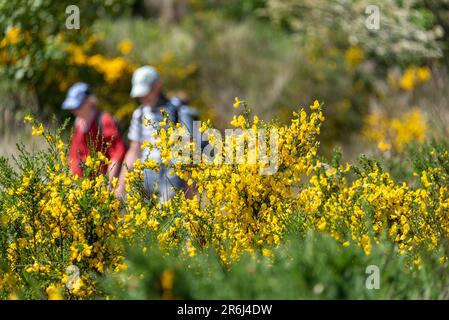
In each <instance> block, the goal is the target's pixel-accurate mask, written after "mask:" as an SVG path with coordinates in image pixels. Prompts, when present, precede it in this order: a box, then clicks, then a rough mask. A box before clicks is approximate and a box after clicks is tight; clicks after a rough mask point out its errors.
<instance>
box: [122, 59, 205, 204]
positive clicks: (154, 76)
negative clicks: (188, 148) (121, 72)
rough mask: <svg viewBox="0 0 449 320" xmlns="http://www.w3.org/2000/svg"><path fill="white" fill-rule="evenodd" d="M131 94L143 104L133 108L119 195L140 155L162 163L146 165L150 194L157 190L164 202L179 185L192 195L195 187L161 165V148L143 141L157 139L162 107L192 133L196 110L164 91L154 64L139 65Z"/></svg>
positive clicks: (161, 119) (146, 187) (147, 187)
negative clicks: (147, 123) (153, 146)
mask: <svg viewBox="0 0 449 320" xmlns="http://www.w3.org/2000/svg"><path fill="white" fill-rule="evenodd" d="M130 95H131V97H132V98H137V99H139V102H140V106H139V107H138V108H137V109H136V110H135V111H134V113H133V116H132V119H131V124H130V128H129V132H128V138H129V141H130V145H129V149H128V152H127V153H126V156H125V160H124V164H123V166H122V170H121V173H120V178H119V185H118V188H117V190H116V195H117V196H118V197H121V196H124V193H125V176H126V173H127V172H128V170H131V168H132V167H133V164H134V163H135V162H136V160H137V159H139V158H140V159H141V160H142V162H143V161H145V160H147V159H154V160H155V161H156V162H157V163H158V164H159V165H160V166H161V167H160V169H159V172H157V173H156V172H155V171H153V170H150V169H144V172H143V173H144V188H145V191H146V192H147V193H149V194H153V193H157V194H158V195H159V197H160V201H161V202H165V201H168V200H169V199H171V198H172V197H173V196H174V195H175V194H176V191H177V190H179V189H182V190H184V192H185V194H186V196H187V197H190V196H191V193H192V190H191V189H192V188H188V187H187V184H186V183H185V181H183V180H181V179H180V178H179V177H178V176H176V175H174V174H170V173H171V169H169V168H166V167H164V166H162V165H161V156H160V150H158V149H157V148H153V149H152V150H150V149H149V148H145V149H144V150H142V149H141V146H142V143H143V142H144V141H148V142H154V138H153V137H152V134H153V132H157V126H159V123H160V122H162V121H163V120H164V116H163V115H162V113H161V110H165V111H166V112H167V114H168V117H169V119H170V121H172V122H173V123H175V124H176V123H180V124H181V125H182V126H185V127H186V129H187V131H188V132H189V133H190V134H192V130H193V121H194V120H196V119H197V114H196V111H195V110H194V109H193V108H190V107H189V106H187V105H186V104H184V103H183V102H182V101H181V100H180V99H178V98H171V99H168V98H167V97H166V96H165V95H164V93H163V92H162V83H161V80H160V77H159V74H158V72H157V71H156V69H155V68H153V67H151V66H143V67H141V68H139V69H137V70H136V71H135V72H134V74H133V77H132V89H131V94H130ZM144 120H149V122H150V123H152V125H145V123H144Z"/></svg>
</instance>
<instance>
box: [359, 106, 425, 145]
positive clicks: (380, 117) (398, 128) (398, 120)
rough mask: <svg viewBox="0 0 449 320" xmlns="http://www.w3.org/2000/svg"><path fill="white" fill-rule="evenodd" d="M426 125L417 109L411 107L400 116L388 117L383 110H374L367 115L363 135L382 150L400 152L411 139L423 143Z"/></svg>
mask: <svg viewBox="0 0 449 320" xmlns="http://www.w3.org/2000/svg"><path fill="white" fill-rule="evenodd" d="M426 127H427V126H426V122H425V120H424V117H423V115H422V114H421V113H420V111H419V110H418V109H412V110H411V111H409V112H407V113H404V114H403V115H402V116H401V117H388V116H387V115H386V114H384V113H383V112H376V113H373V114H371V115H369V116H368V117H367V119H366V123H365V128H364V129H363V135H364V137H365V139H366V140H367V141H372V142H375V143H376V144H377V147H378V149H379V150H380V151H382V152H387V151H393V152H396V153H400V152H402V151H403V150H404V147H405V146H406V145H407V144H408V143H410V142H412V141H415V142H418V143H423V142H424V141H425V136H426Z"/></svg>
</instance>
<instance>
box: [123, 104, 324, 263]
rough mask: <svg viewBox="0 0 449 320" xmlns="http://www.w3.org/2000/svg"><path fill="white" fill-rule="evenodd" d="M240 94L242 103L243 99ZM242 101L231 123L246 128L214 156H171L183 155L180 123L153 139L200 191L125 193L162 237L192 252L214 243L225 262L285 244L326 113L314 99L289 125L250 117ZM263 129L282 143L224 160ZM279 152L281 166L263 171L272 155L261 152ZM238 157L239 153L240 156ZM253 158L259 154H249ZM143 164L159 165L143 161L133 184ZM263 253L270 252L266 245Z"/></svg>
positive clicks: (132, 178) (134, 210) (165, 158)
mask: <svg viewBox="0 0 449 320" xmlns="http://www.w3.org/2000/svg"><path fill="white" fill-rule="evenodd" d="M236 101H238V104H242V101H239V100H238V99H236ZM236 103H237V102H236ZM243 105H244V108H245V110H244V112H243V115H239V116H238V117H234V120H233V121H232V122H231V125H232V126H233V127H235V128H236V129H241V130H242V132H244V131H243V130H244V129H245V130H246V131H245V134H241V135H237V134H236V135H235V136H233V141H232V143H231V144H226V146H224V150H223V152H222V153H217V154H216V155H215V156H214V158H213V159H210V161H209V160H208V161H201V162H200V163H199V164H192V163H193V161H194V159H192V157H194V156H195V155H194V154H193V155H192V153H189V155H188V156H187V159H186V158H184V159H183V160H184V161H178V162H176V163H173V162H172V160H173V156H174V155H176V156H178V153H177V151H175V147H174V146H175V145H176V144H175V141H176V140H175V139H174V138H173V136H174V135H173V133H174V130H175V129H179V130H180V128H179V125H178V128H176V126H175V125H173V124H169V126H168V128H161V129H160V130H159V133H158V140H157V142H156V143H155V144H154V145H150V147H158V148H160V150H161V157H162V162H163V163H164V165H165V166H169V167H172V168H173V170H174V173H175V174H177V175H178V176H179V177H181V178H182V179H184V180H185V181H187V185H188V186H189V187H190V188H195V189H196V190H197V193H196V194H195V195H194V196H193V197H192V198H191V199H189V198H188V197H185V196H184V194H182V193H180V194H178V196H177V197H175V198H174V199H172V200H170V201H168V202H165V203H163V204H155V202H154V201H149V202H148V205H145V202H144V201H143V195H141V193H139V192H133V191H132V190H128V191H131V193H130V194H128V201H129V203H128V210H129V212H130V214H132V215H137V216H138V217H139V219H141V220H142V223H147V224H148V225H149V226H151V227H152V228H153V229H155V230H157V232H158V240H159V242H160V243H161V244H163V245H167V246H179V245H180V246H183V247H184V248H185V249H186V252H187V253H188V254H190V255H194V254H195V250H196V249H197V248H215V249H216V250H217V251H218V252H219V255H220V258H221V260H222V261H223V262H224V263H225V264H226V263H229V262H231V261H233V260H238V259H239V257H240V255H241V254H242V253H243V252H244V251H249V252H253V251H254V250H263V248H265V247H267V246H276V245H279V244H280V242H281V240H282V238H283V233H284V230H285V227H286V223H287V222H288V220H289V217H290V216H291V215H292V213H293V211H292V210H293V208H294V207H295V203H296V201H297V198H296V195H295V188H297V187H298V185H299V184H300V182H301V181H302V177H303V176H304V175H307V173H308V172H310V171H311V169H312V163H313V158H314V157H315V155H316V152H317V147H318V141H317V140H316V136H317V135H318V134H319V132H320V126H321V123H322V121H323V120H324V117H323V115H322V112H321V106H320V104H319V103H318V102H317V101H315V103H314V104H313V105H312V106H311V113H310V114H307V113H306V111H305V110H302V109H301V110H300V111H299V112H298V113H296V112H295V113H294V117H293V119H292V121H291V123H290V124H289V125H285V126H280V125H278V124H276V123H266V122H264V121H259V119H258V118H257V117H256V116H255V117H254V118H253V119H250V117H249V110H248V109H247V108H246V105H245V104H244V103H243ZM207 129H208V125H207V123H203V126H202V127H201V128H200V131H203V132H205V131H207ZM261 129H263V130H265V133H266V137H265V139H267V140H270V139H271V140H273V137H274V136H273V135H272V134H276V138H278V140H277V142H278V145H277V149H272V146H273V145H272V144H271V143H268V144H269V148H267V150H266V151H267V152H266V154H265V155H263V156H262V155H261V154H258V153H257V151H256V152H255V151H254V150H255V149H257V148H255V145H253V146H252V148H251V145H250V143H249V145H246V147H245V149H244V160H245V161H241V162H240V163H239V161H230V162H227V160H229V159H230V158H232V159H234V154H233V152H234V151H233V150H234V148H235V147H236V146H237V145H239V144H240V143H244V141H243V140H245V139H248V137H249V136H251V135H252V134H253V135H254V136H255V135H256V132H257V130H261ZM268 137H270V138H268ZM212 138H213V137H211V136H209V143H210V144H211V146H214V147H215V146H218V145H220V144H221V145H220V147H223V141H221V140H220V139H216V140H215V141H214V139H212ZM271 142H273V141H271ZM146 146H148V144H147V143H145V144H144V147H146ZM184 148H186V149H190V150H194V149H195V148H196V146H195V143H193V142H190V143H187V144H185V145H184ZM257 150H259V149H257ZM184 151H185V150H184ZM252 152H254V154H251V153H252ZM275 153H276V156H277V167H276V168H275V170H274V172H273V173H272V174H261V172H262V171H263V170H265V169H267V168H266V166H267V163H268V162H267V161H265V162H264V161H263V160H267V159H264V157H265V158H268V157H271V156H275ZM235 157H236V158H235V159H237V155H235ZM251 157H254V159H261V160H262V161H259V162H254V163H251V162H250V161H247V160H248V159H249V158H251ZM186 160H187V161H186ZM144 168H145V169H152V170H155V171H157V170H158V165H157V164H156V163H155V162H154V161H152V160H149V161H147V162H145V163H142V164H139V165H138V170H135V172H134V173H132V174H131V175H130V177H128V180H129V182H130V184H128V185H133V184H134V181H139V178H141V176H142V173H141V170H142V169H144ZM138 185H139V183H138ZM263 252H265V253H266V254H267V255H268V254H269V252H268V251H267V250H264V251H263Z"/></svg>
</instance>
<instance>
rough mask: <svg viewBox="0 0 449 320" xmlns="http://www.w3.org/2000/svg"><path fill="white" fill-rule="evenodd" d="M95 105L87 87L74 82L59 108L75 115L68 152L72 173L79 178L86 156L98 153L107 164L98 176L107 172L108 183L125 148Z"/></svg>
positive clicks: (110, 121) (107, 117)
mask: <svg viewBox="0 0 449 320" xmlns="http://www.w3.org/2000/svg"><path fill="white" fill-rule="evenodd" d="M97 106H98V100H97V98H96V96H95V95H94V94H92V92H91V89H90V86H89V85H88V84H86V83H83V82H78V83H75V84H74V85H72V86H71V87H70V88H69V90H68V92H67V96H66V99H65V100H64V102H63V104H62V109H64V110H68V111H71V112H72V113H73V114H74V115H75V116H76V119H75V124H74V130H73V136H72V141H71V146H70V153H69V161H70V167H71V170H72V172H73V174H75V175H78V176H79V177H81V176H82V175H83V168H82V164H83V163H84V162H85V161H86V158H87V156H88V155H89V153H90V152H91V151H101V152H102V153H103V154H104V155H105V156H106V157H107V158H108V159H109V160H110V161H111V163H110V164H109V165H108V166H102V168H101V173H102V174H106V173H107V174H108V175H109V181H110V182H111V181H112V178H114V177H118V175H119V173H120V166H121V163H122V161H123V159H124V157H125V153H126V146H125V144H124V143H123V141H122V139H121V137H120V132H119V130H118V128H117V124H116V123H115V121H114V119H113V118H112V116H111V115H110V114H109V113H107V112H103V111H100V110H98V109H97Z"/></svg>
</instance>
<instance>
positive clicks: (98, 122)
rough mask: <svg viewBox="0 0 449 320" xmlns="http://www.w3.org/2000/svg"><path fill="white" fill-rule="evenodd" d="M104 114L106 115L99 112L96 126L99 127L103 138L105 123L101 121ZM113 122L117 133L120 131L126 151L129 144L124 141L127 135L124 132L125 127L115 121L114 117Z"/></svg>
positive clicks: (96, 117)
mask: <svg viewBox="0 0 449 320" xmlns="http://www.w3.org/2000/svg"><path fill="white" fill-rule="evenodd" d="M104 113H105V112H104V111H98V112H97V115H96V116H95V124H96V125H97V128H98V133H99V134H100V137H103V121H101V119H102V117H103V115H104ZM112 121H113V123H114V125H115V127H116V128H117V131H118V133H119V135H120V138H121V139H122V141H123V143H124V144H125V147H126V149H128V145H127V142H126V141H125V139H123V137H124V134H125V130H123V126H122V125H121V124H120V123H119V122H117V121H116V120H115V119H114V117H112Z"/></svg>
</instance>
